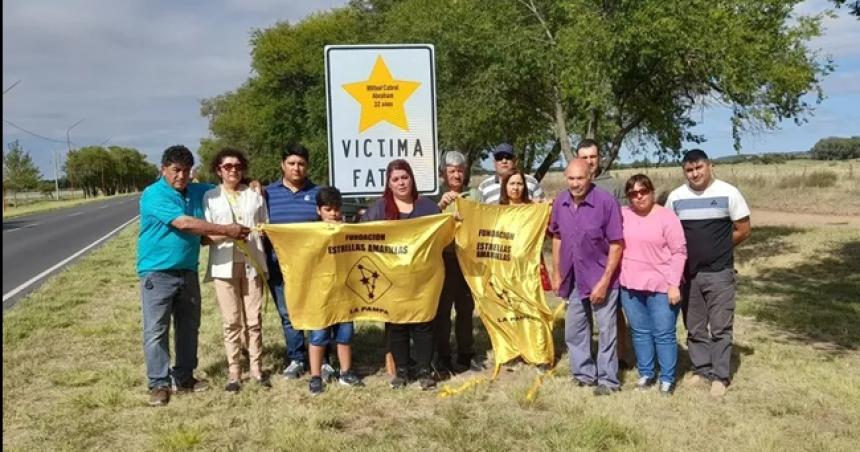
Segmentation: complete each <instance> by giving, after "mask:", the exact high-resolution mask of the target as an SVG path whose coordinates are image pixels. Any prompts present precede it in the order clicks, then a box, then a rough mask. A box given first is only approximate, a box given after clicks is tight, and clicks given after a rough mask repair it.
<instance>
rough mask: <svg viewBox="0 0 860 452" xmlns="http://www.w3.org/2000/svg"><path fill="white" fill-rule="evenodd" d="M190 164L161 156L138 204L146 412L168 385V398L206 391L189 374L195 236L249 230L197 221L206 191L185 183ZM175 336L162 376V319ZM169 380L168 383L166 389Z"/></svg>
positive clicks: (176, 149) (177, 152)
mask: <svg viewBox="0 0 860 452" xmlns="http://www.w3.org/2000/svg"><path fill="white" fill-rule="evenodd" d="M193 166H194V156H193V155H192V154H191V151H189V150H188V148H186V147H185V146H181V145H176V146H171V147H169V148H167V149H166V150H165V151H164V154H163V155H162V157H161V175H162V177H161V178H159V179H158V181H156V182H155V183H153V184H152V185H150V186H149V187H146V189H145V190H144V191H143V195H142V196H141V198H140V234H139V236H138V240H137V274H138V276H139V277H140V302H141V308H142V311H143V354H144V357H145V359H146V375H147V378H148V386H149V390H150V398H149V404H150V405H153V406H159V405H166V404H167V402H169V401H170V393H171V383H173V386H174V387H175V389H174V391H176V392H199V391H203V390H205V389H207V388H208V384H207V383H206V382H205V381H203V380H197V379H195V378H194V376H193V372H194V369H195V368H197V336H198V332H199V329H200V281H199V280H198V278H197V264H198V257H199V255H200V243H201V242H200V241H201V237H200V236H202V235H222V236H227V237H230V238H233V239H244V238H246V237H247V236H248V233H249V232H250V230H249V229H248V228H246V227H244V226H242V225H239V224H227V225H220V224H212V223H207V222H206V221H203V220H201V218H203V194H204V193H205V192H206V191H207V190H209V189H210V188H212V186H211V185H208V184H193V183H189V181H190V179H191V168H192V167H193ZM171 314H172V315H173V321H174V325H175V328H176V333H175V336H176V337H175V340H176V342H175V344H176V345H175V347H176V365H175V366H174V367H173V369H170V350H169V344H168V336H169V331H170V316H171ZM171 380H172V382H171Z"/></svg>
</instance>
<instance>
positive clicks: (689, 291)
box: [681, 268, 737, 383]
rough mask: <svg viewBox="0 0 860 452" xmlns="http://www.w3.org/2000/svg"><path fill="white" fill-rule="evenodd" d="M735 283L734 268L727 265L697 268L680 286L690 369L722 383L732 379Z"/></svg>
mask: <svg viewBox="0 0 860 452" xmlns="http://www.w3.org/2000/svg"><path fill="white" fill-rule="evenodd" d="M736 286H737V284H736V282H735V271H734V269H732V268H727V269H725V270H722V271H718V272H699V273H697V274H696V275H695V276H693V277H692V278H688V280H687V281H686V282H685V283H684V284H683V286H682V287H681V291H682V296H683V300H684V301H683V304H682V305H681V307H682V309H683V311H684V326H686V327H687V348H688V350H689V352H690V362H691V363H692V366H693V372H694V373H696V374H698V375H701V376H702V377H705V378H708V379H710V380H722V381H723V382H725V383H728V382H729V380H730V379H731V359H732V332H733V326H734V317H735V289H736Z"/></svg>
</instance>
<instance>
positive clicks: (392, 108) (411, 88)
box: [343, 55, 421, 133]
mask: <svg viewBox="0 0 860 452" xmlns="http://www.w3.org/2000/svg"><path fill="white" fill-rule="evenodd" d="M419 86H421V83H419V82H412V81H407V80H394V79H393V78H392V77H391V72H390V71H389V70H388V66H386V65H385V61H384V60H383V59H382V55H379V56H377V57H376V63H374V65H373V70H372V71H370V77H369V78H368V79H367V80H366V81H363V82H355V83H347V84H345V85H343V89H344V90H346V92H348V93H349V94H350V95H351V96H352V97H353V98H354V99H355V100H356V101H357V102H358V103H359V104H361V120H360V122H359V124H358V133H361V132H364V131H365V130H367V129H369V128H371V127H373V126H374V125H376V124H377V123H378V122H380V121H388V122H389V123H391V124H392V125H394V126H396V127H399V128H401V129H403V130H407V131H408V130H409V122H408V121H407V119H406V110H405V109H404V108H403V107H404V104H405V103H406V100H407V99H409V96H411V95H412V93H414V92H415V90H416V89H418V87H419Z"/></svg>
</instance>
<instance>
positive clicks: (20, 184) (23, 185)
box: [3, 140, 42, 193]
mask: <svg viewBox="0 0 860 452" xmlns="http://www.w3.org/2000/svg"><path fill="white" fill-rule="evenodd" d="M41 179H42V175H41V173H40V172H39V168H37V167H36V164H35V163H33V158H32V157H30V153H29V152H26V151H24V148H23V147H21V144H20V143H18V140H15V141H13V142H11V143H9V152H7V153H5V154H4V155H3V188H4V189H5V190H9V191H11V192H13V193H17V192H20V191H26V190H34V189H36V188H38V187H39V182H40V181H41Z"/></svg>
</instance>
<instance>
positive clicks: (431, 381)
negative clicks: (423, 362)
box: [418, 375, 436, 391]
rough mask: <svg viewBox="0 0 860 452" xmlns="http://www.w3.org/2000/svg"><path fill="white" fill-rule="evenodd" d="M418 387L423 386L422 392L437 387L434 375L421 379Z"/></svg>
mask: <svg viewBox="0 0 860 452" xmlns="http://www.w3.org/2000/svg"><path fill="white" fill-rule="evenodd" d="M418 385H419V386H421V390H422V391H429V390H431V389H433V388H435V387H436V379H435V378H433V376H432V375H428V376H426V377H422V378H419V379H418Z"/></svg>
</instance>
